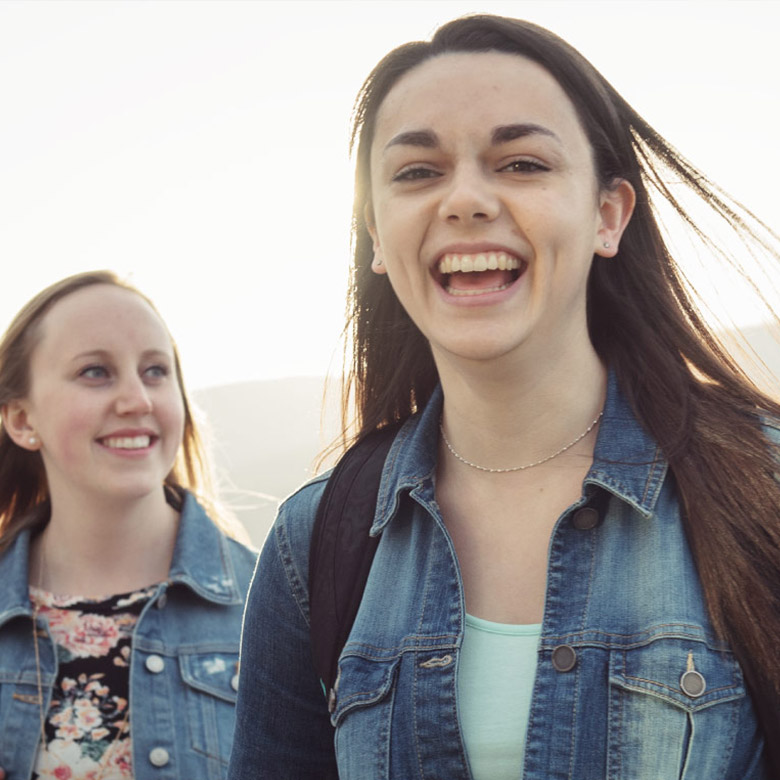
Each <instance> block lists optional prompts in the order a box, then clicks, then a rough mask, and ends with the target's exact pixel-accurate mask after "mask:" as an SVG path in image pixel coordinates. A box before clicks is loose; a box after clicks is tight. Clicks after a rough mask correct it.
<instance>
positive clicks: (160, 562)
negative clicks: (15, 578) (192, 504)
mask: <svg viewBox="0 0 780 780" xmlns="http://www.w3.org/2000/svg"><path fill="white" fill-rule="evenodd" d="M177 529H178V513H177V512H176V511H175V510H174V509H172V508H171V507H170V506H168V504H167V502H166V501H165V497H164V494H163V491H162V489H161V490H160V491H159V492H158V493H155V494H154V495H149V496H145V497H143V498H142V499H138V500H133V501H128V502H114V501H110V502H108V501H107V502H102V503H101V502H94V501H90V502H89V503H87V502H73V501H70V500H69V497H67V496H57V495H52V513H51V520H50V521H49V524H48V525H47V526H46V528H45V530H44V531H43V532H42V533H41V534H40V535H39V537H38V538H37V539H36V540H35V542H34V544H33V547H32V550H31V555H30V558H31V560H30V581H31V582H32V583H33V584H35V585H37V586H38V587H40V588H42V589H44V590H47V591H50V592H52V593H56V594H63V595H64V594H68V595H79V596H88V597H95V596H105V595H113V594H116V593H126V592H129V591H132V590H137V589H138V588H142V587H145V586H147V585H152V584H154V583H156V582H161V581H162V580H165V579H166V578H167V576H168V570H169V568H170V562H171V558H172V556H173V547H174V544H175V541H176V532H177Z"/></svg>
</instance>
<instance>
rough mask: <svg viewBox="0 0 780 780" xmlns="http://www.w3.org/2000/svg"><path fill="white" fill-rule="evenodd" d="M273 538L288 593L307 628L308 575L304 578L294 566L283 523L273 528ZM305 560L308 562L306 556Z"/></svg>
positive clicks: (293, 558)
mask: <svg viewBox="0 0 780 780" xmlns="http://www.w3.org/2000/svg"><path fill="white" fill-rule="evenodd" d="M273 536H274V539H275V540H276V546H277V549H278V550H279V559H280V561H281V563H282V568H283V569H284V574H285V578H286V579H287V585H288V586H289V588H290V593H291V595H292V597H293V598H294V599H295V603H296V604H297V605H298V609H299V610H300V612H301V615H303V619H304V621H305V622H306V625H307V626H308V625H309V624H310V620H309V588H308V580H309V578H308V573H307V575H306V576H305V577H304V576H303V575H302V574H301V572H300V570H299V568H298V566H297V564H296V561H295V556H294V555H293V552H292V546H291V545H290V540H289V537H288V535H287V527H286V525H285V524H284V523H281V522H280V523H277V524H276V525H275V526H274V529H273ZM306 560H307V561H308V556H307V558H306Z"/></svg>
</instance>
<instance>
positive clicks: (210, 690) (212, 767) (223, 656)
mask: <svg viewBox="0 0 780 780" xmlns="http://www.w3.org/2000/svg"><path fill="white" fill-rule="evenodd" d="M179 668H180V671H181V676H182V680H183V682H184V689H185V697H186V700H187V718H186V720H187V724H188V731H189V738H190V742H191V745H192V749H193V750H194V751H195V752H196V753H198V754H199V755H200V756H201V758H203V759H205V760H206V762H207V764H208V766H209V770H208V772H209V773H208V777H209V779H210V780H211V779H212V778H213V779H214V780H219V779H220V778H223V777H224V776H225V775H226V774H227V764H228V760H229V759H230V746H231V742H232V738H233V726H234V722H235V703H236V692H237V690H238V653H237V652H236V653H187V654H184V655H181V656H179Z"/></svg>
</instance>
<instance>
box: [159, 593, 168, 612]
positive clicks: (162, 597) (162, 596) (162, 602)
mask: <svg viewBox="0 0 780 780" xmlns="http://www.w3.org/2000/svg"><path fill="white" fill-rule="evenodd" d="M167 603H168V594H167V593H161V594H160V598H159V599H157V609H163V608H164V607H165V605H166V604H167Z"/></svg>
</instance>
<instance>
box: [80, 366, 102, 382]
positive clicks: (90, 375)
mask: <svg viewBox="0 0 780 780" xmlns="http://www.w3.org/2000/svg"><path fill="white" fill-rule="evenodd" d="M79 376H82V377H84V378H85V379H105V378H106V377H107V376H108V369H107V368H106V367H105V366H101V365H92V366H86V367H85V368H82V369H81V371H79Z"/></svg>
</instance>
